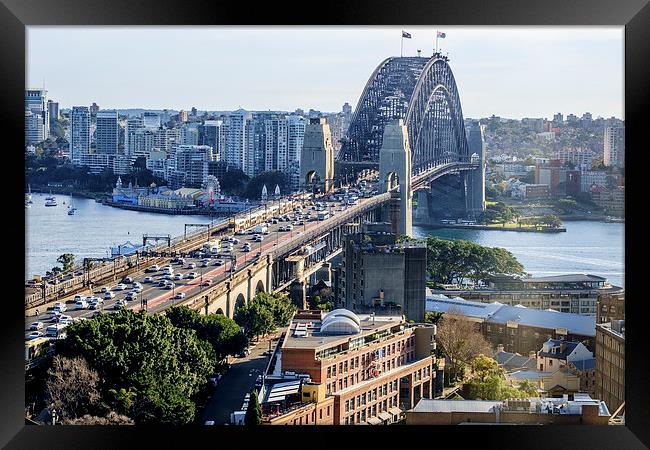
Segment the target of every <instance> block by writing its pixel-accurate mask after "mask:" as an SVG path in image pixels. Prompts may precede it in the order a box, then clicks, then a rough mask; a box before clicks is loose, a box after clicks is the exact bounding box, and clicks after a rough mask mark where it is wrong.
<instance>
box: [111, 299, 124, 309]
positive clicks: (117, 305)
mask: <svg viewBox="0 0 650 450" xmlns="http://www.w3.org/2000/svg"><path fill="white" fill-rule="evenodd" d="M125 306H126V301H124V300H118V301H116V302H115V304H114V305H113V309H122V308H124V307H125Z"/></svg>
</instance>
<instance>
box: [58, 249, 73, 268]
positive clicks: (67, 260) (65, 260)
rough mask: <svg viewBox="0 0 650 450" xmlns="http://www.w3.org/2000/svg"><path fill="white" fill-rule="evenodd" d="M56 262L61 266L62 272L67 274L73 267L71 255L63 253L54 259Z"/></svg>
mask: <svg viewBox="0 0 650 450" xmlns="http://www.w3.org/2000/svg"><path fill="white" fill-rule="evenodd" d="M56 262H58V263H59V264H61V265H62V266H63V271H64V272H68V271H69V270H71V269H72V267H73V266H74V255H73V254H72V253H64V254H62V255H61V256H59V257H58V258H57V259H56Z"/></svg>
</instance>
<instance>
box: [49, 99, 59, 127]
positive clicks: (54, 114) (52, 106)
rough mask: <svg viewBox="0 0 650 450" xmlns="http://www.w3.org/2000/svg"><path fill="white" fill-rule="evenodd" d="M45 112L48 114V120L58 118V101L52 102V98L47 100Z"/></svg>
mask: <svg viewBox="0 0 650 450" xmlns="http://www.w3.org/2000/svg"><path fill="white" fill-rule="evenodd" d="M47 113H48V115H49V119H50V122H53V121H55V120H59V103H58V102H53V101H52V100H48V101H47Z"/></svg>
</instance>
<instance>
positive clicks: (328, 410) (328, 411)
mask: <svg viewBox="0 0 650 450" xmlns="http://www.w3.org/2000/svg"><path fill="white" fill-rule="evenodd" d="M329 415H330V407H329V406H328V407H327V417H329Z"/></svg>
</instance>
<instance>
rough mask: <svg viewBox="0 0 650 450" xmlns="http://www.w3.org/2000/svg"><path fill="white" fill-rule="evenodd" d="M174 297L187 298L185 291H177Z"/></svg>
mask: <svg viewBox="0 0 650 450" xmlns="http://www.w3.org/2000/svg"><path fill="white" fill-rule="evenodd" d="M174 298H179V299H180V298H185V292H177V293H176V295H175V296H174Z"/></svg>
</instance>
